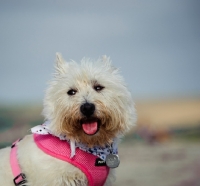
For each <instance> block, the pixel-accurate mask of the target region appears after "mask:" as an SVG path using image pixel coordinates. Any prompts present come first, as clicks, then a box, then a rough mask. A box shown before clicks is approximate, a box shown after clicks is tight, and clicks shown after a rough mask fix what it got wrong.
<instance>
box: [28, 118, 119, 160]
mask: <svg viewBox="0 0 200 186" xmlns="http://www.w3.org/2000/svg"><path fill="white" fill-rule="evenodd" d="M49 124H50V121H46V122H45V123H44V124H42V125H38V126H35V127H33V128H31V132H32V133H35V134H41V135H47V134H51V135H53V136H57V135H55V134H53V132H52V131H51V130H50V128H49ZM57 137H58V138H59V139H60V140H65V141H66V142H67V143H69V144H70V148H71V156H70V157H71V158H72V157H74V156H75V155H76V148H77V147H78V148H79V149H81V150H83V151H85V152H88V153H91V154H93V155H96V156H98V157H99V158H101V159H102V160H104V161H105V159H106V156H107V155H109V154H115V155H118V148H117V144H118V139H117V138H115V139H113V143H112V144H111V145H105V147H100V146H94V147H92V148H90V147H88V146H87V145H85V144H83V143H77V142H75V141H74V140H72V139H68V138H67V136H66V135H59V136H57Z"/></svg>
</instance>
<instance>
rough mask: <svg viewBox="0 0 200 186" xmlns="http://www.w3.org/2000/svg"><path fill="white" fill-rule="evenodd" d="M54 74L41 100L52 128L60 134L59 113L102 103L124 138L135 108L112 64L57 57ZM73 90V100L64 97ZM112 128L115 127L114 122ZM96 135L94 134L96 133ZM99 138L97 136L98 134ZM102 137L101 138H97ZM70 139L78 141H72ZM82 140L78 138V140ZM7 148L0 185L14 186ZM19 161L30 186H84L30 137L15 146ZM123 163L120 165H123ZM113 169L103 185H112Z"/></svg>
mask: <svg viewBox="0 0 200 186" xmlns="http://www.w3.org/2000/svg"><path fill="white" fill-rule="evenodd" d="M55 68H56V72H55V74H54V78H53V80H52V81H51V82H50V85H49V88H48V89H47V92H46V96H45V99H44V109H43V115H44V117H45V119H46V120H50V121H51V129H52V130H53V131H54V132H55V133H58V134H59V133H61V132H60V130H59V127H58V123H59V117H58V116H59V114H60V110H62V109H65V110H66V111H67V110H70V109H71V108H73V107H74V105H75V106H80V105H81V104H83V103H84V102H86V101H87V102H96V101H99V100H101V101H102V102H103V104H104V105H105V108H106V109H108V112H112V113H110V114H111V115H112V117H113V118H114V120H113V121H118V122H119V123H120V125H123V127H124V130H123V131H120V133H119V134H116V135H123V134H124V133H125V132H127V131H128V130H129V129H130V127H131V126H133V125H134V124H135V121H136V116H135V108H134V104H133V101H132V98H131V94H130V92H129V91H128V90H127V87H126V85H125V83H124V80H123V78H122V76H120V75H119V72H118V69H116V68H114V67H113V66H112V65H111V61H110V59H109V58H107V57H106V56H104V57H103V58H102V59H99V60H98V61H97V62H96V63H91V61H90V60H89V59H85V58H84V59H83V60H82V61H81V64H80V65H79V64H77V63H76V62H74V61H71V62H69V63H66V62H64V59H63V58H62V56H61V55H60V54H57V60H56V67H55ZM95 83H98V84H101V85H103V86H105V90H104V91H103V92H102V93H96V92H95V90H94V89H93V85H94V84H95ZM70 88H73V89H76V90H77V91H78V93H77V95H76V96H74V97H73V99H72V98H71V97H70V96H68V95H67V93H66V92H67V91H68V90H69V89H70ZM101 114H102V113H101V108H100V107H99V106H97V114H96V115H97V116H101ZM113 125H115V124H114V123H113ZM95 135H96V134H95ZM97 136H98V134H97ZM98 137H101V136H98ZM71 140H77V139H73V137H72V138H71ZM78 140H79V141H81V139H78ZM9 156H10V147H8V148H5V149H2V150H0V185H4V186H13V185H14V184H13V181H12V180H13V175H12V172H11V167H10V163H9ZM18 160H19V164H20V167H21V169H22V172H23V173H25V174H26V176H27V180H28V184H26V185H30V186H50V185H51V186H75V185H76V186H84V185H85V186H86V185H87V179H86V176H85V175H84V174H83V173H82V171H81V170H79V169H78V168H76V167H74V166H73V165H71V164H69V163H66V162H65V163H63V161H61V160H58V159H55V158H53V157H51V156H49V155H47V154H45V153H44V152H42V151H41V150H40V149H39V148H38V147H37V146H36V144H35V143H34V142H33V138H32V135H27V136H25V138H24V139H23V140H22V141H20V143H19V144H18ZM122 163H123V162H122ZM113 180H114V170H113V169H111V171H110V173H109V176H108V178H107V181H106V184H105V185H111V183H112V182H113Z"/></svg>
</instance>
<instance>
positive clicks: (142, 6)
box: [0, 0, 200, 103]
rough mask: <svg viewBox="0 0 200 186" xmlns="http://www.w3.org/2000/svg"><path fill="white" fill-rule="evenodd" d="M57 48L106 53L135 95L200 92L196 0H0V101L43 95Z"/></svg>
mask: <svg viewBox="0 0 200 186" xmlns="http://www.w3.org/2000/svg"><path fill="white" fill-rule="evenodd" d="M56 52H61V53H62V54H63V56H64V58H65V59H66V60H70V59H73V60H75V61H80V60H81V58H82V57H90V58H92V59H97V58H99V57H100V56H101V55H104V54H106V55H108V56H110V57H111V59H112V61H113V64H114V65H115V66H116V67H118V68H120V69H121V73H122V75H123V76H124V78H125V80H126V82H127V84H128V86H129V88H130V90H131V92H132V94H133V97H134V98H135V99H147V98H159V97H177V96H186V97H187V96H194V95H199V96H200V1H198V0H187V1H186V0H152V1H149V0H132V1H129V0H123V1H122V0H112V1H110V0H101V1H94V0H90V1H88V0H84V1H81V0H79V1H78V0H73V1H72V0H58V1H51V0H34V1H33V0H32V1H27V0H17V1H16V0H0V103H3V102H4V103H7V102H11V103H12V102H16V101H40V100H42V98H43V96H44V90H45V89H46V86H47V82H48V80H49V79H50V78H51V74H52V73H53V65H54V61H55V53H56Z"/></svg>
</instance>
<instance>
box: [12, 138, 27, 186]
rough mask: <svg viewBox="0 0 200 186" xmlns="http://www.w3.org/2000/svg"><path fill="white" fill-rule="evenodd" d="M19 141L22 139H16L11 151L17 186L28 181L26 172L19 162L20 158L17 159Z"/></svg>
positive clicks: (14, 180)
mask: <svg viewBox="0 0 200 186" xmlns="http://www.w3.org/2000/svg"><path fill="white" fill-rule="evenodd" d="M19 141H21V139H19V140H17V141H15V142H14V143H13V144H12V146H11V151H10V165H11V169H12V173H13V175H14V179H13V182H14V184H15V186H19V185H21V184H24V183H26V182H27V181H26V176H25V174H23V173H22V172H21V168H20V166H19V164H18V159H17V143H18V142H19Z"/></svg>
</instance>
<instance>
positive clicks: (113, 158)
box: [106, 154, 120, 168]
mask: <svg viewBox="0 0 200 186" xmlns="http://www.w3.org/2000/svg"><path fill="white" fill-rule="evenodd" d="M119 163H120V161H119V158H118V156H117V155H114V154H109V155H107V156H106V165H107V166H108V167H110V168H116V167H118V166H119Z"/></svg>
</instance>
